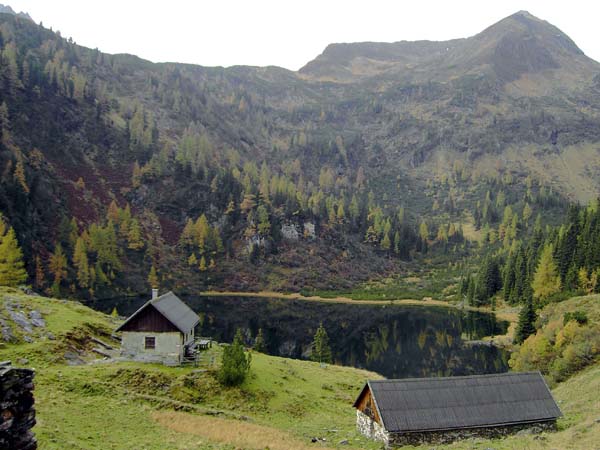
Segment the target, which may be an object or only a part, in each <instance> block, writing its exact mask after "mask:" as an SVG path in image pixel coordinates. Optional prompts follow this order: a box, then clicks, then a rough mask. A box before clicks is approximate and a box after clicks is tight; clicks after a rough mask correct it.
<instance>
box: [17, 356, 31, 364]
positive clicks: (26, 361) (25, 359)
mask: <svg viewBox="0 0 600 450" xmlns="http://www.w3.org/2000/svg"><path fill="white" fill-rule="evenodd" d="M17 363H19V364H20V365H22V366H24V365H25V364H29V360H28V359H27V358H19V359H17Z"/></svg>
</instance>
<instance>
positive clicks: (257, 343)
mask: <svg viewBox="0 0 600 450" xmlns="http://www.w3.org/2000/svg"><path fill="white" fill-rule="evenodd" d="M254 350H255V351H257V352H260V353H265V351H266V350H267V348H266V345H265V337H264V335H263V329H262V328H259V329H258V334H257V335H256V339H255V340H254Z"/></svg>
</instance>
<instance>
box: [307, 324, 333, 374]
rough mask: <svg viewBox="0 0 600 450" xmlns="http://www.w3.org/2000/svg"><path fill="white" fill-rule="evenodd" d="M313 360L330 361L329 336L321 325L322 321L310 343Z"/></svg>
mask: <svg viewBox="0 0 600 450" xmlns="http://www.w3.org/2000/svg"><path fill="white" fill-rule="evenodd" d="M311 359H312V360H313V361H318V362H320V363H321V364H323V363H330V362H331V348H330V347H329V336H328V335H327V331H326V330H325V327H324V326H323V323H322V322H321V324H320V325H319V328H318V329H317V332H316V333H315V337H314V339H313V343H312V355H311Z"/></svg>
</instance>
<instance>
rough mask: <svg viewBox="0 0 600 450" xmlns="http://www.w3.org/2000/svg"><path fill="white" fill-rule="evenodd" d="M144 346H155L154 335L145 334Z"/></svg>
mask: <svg viewBox="0 0 600 450" xmlns="http://www.w3.org/2000/svg"><path fill="white" fill-rule="evenodd" d="M144 347H145V348H147V349H153V348H156V338H155V337H154V336H146V338H145V339H144Z"/></svg>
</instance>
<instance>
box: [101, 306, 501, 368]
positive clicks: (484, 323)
mask: <svg viewBox="0 0 600 450" xmlns="http://www.w3.org/2000/svg"><path fill="white" fill-rule="evenodd" d="M182 298H183V299H184V300H185V301H186V302H187V303H188V305H190V307H191V308H192V309H193V310H194V311H197V312H198V314H199V315H200V317H201V329H200V330H199V333H200V334H201V335H203V336H212V337H213V338H215V339H216V340H218V341H222V342H230V341H231V340H232V339H233V336H234V334H235V331H236V329H238V328H241V329H242V330H243V331H244V334H245V336H246V338H247V341H248V344H251V343H252V342H253V339H254V338H255V337H256V335H257V333H258V330H259V328H262V329H263V335H264V337H265V340H266V347H267V351H268V353H269V354H272V355H278V356H286V357H290V358H308V357H309V355H310V344H311V342H312V338H313V336H314V333H315V331H316V329H317V327H318V326H319V323H320V322H323V325H324V326H325V328H326V330H327V333H328V334H329V338H330V344H331V349H332V353H333V357H334V359H335V362H336V363H338V364H342V365H349V366H354V367H359V368H364V369H369V370H373V371H375V372H378V373H380V374H382V375H384V376H386V377H394V378H400V377H416V376H436V375H437V376H445V375H468V374H476V373H494V372H505V371H506V370H507V369H508V366H507V356H508V355H507V353H506V352H505V351H503V350H500V349H497V348H495V347H493V346H489V345H486V344H485V343H482V342H477V340H478V339H481V338H482V337H484V336H488V335H494V334H503V333H504V332H505V331H506V327H507V323H506V322H498V321H496V319H495V317H494V316H493V315H491V314H484V313H477V312H467V311H459V310H456V309H453V308H444V307H431V306H426V307H425V306H394V305H348V304H330V303H316V302H306V301H301V300H281V299H264V298H246V297H183V296H182ZM144 301H145V299H141V298H140V299H133V300H132V299H121V300H113V301H106V300H104V301H102V304H100V303H98V304H95V305H92V306H94V307H96V308H98V309H101V310H104V311H107V312H108V311H110V310H111V309H112V308H113V306H117V308H118V310H119V313H120V314H123V315H127V314H130V313H132V312H133V311H135V309H137V307H139V306H140V305H141V304H142V303H143V302H144Z"/></svg>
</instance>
